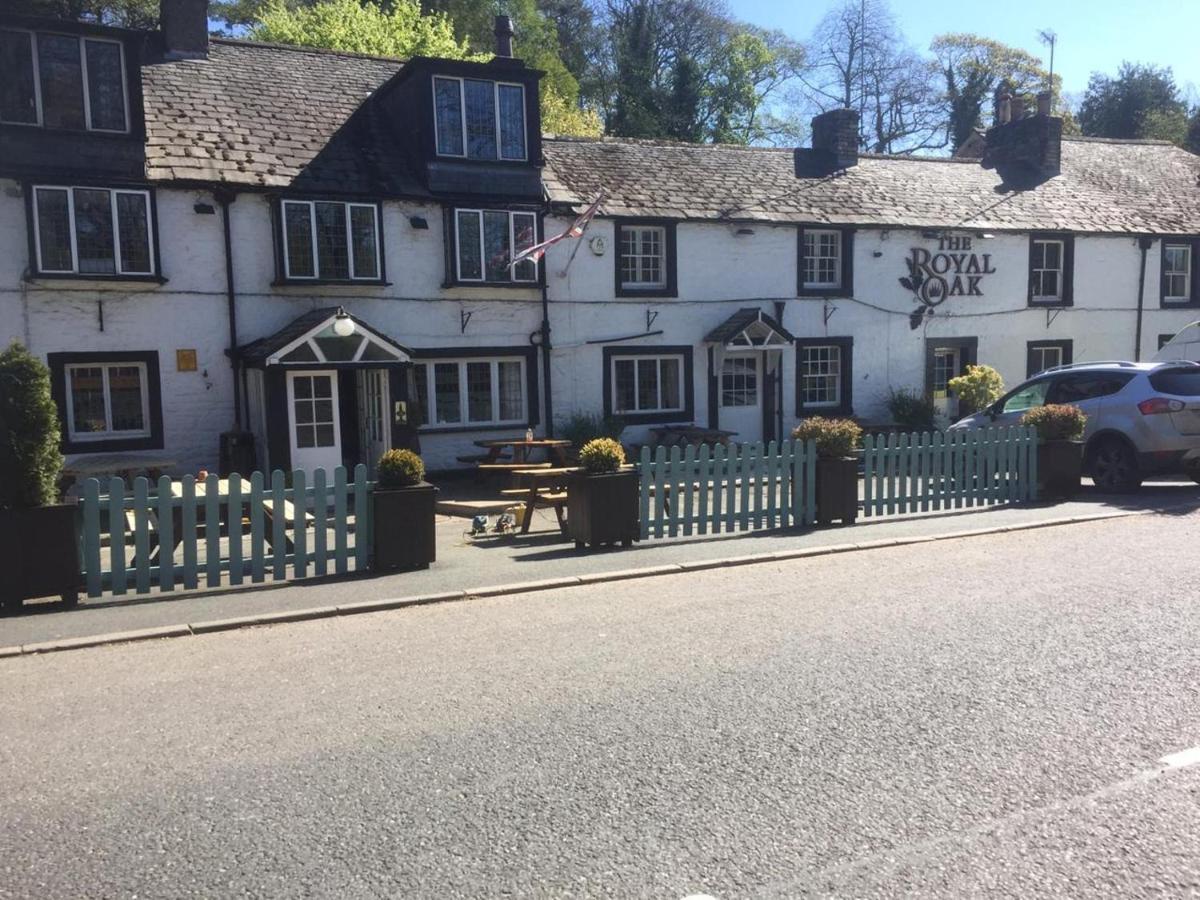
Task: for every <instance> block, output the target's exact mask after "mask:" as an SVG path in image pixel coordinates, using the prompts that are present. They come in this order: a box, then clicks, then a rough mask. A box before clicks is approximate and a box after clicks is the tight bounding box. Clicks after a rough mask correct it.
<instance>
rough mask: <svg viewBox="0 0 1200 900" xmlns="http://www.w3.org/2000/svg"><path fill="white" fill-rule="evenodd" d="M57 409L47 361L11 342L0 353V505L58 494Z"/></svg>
mask: <svg viewBox="0 0 1200 900" xmlns="http://www.w3.org/2000/svg"><path fill="white" fill-rule="evenodd" d="M58 448H59V426H58V409H57V408H56V407H55V405H54V400H53V399H51V396H50V372H49V371H48V370H47V369H46V364H45V363H43V362H42V361H41V360H40V359H38V358H37V357H35V356H33V355H32V354H30V352H29V351H28V350H26V349H25V348H24V347H22V346H21V345H20V344H18V343H16V342H13V344H12V345H10V346H9V348H8V349H7V350H5V351H3V352H2V353H0V509H22V508H27V507H32V506H45V505H47V504H50V503H54V502H56V501H57V499H58V476H59V475H60V474H61V472H62V464H63V458H62V453H61V452H59V449H58Z"/></svg>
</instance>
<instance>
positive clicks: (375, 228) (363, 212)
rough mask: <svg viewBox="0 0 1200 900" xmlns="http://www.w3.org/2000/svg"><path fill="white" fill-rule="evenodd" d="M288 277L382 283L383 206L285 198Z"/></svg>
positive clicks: (282, 207) (283, 215)
mask: <svg viewBox="0 0 1200 900" xmlns="http://www.w3.org/2000/svg"><path fill="white" fill-rule="evenodd" d="M280 211H281V212H280V217H281V219H282V223H283V277H284V279H285V280H288V281H378V280H379V279H380V278H381V277H382V264H381V254H380V243H379V207H378V206H377V205H376V204H374V203H349V202H342V201H336V200H283V201H282V202H281V203H280Z"/></svg>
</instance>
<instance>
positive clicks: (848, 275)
mask: <svg viewBox="0 0 1200 900" xmlns="http://www.w3.org/2000/svg"><path fill="white" fill-rule="evenodd" d="M805 231H837V232H839V233H840V234H841V236H842V283H841V284H839V285H838V286H837V287H833V288H829V287H805V285H804V232H805ZM796 296H797V297H852V296H854V229H853V228H849V227H846V226H842V225H818V224H811V225H801V226H800V227H799V228H797V229H796Z"/></svg>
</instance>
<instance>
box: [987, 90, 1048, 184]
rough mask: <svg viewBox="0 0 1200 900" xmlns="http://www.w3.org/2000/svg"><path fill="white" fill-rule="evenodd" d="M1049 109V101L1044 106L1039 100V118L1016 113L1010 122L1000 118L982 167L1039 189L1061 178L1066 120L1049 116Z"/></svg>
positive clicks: (989, 136) (991, 132)
mask: <svg viewBox="0 0 1200 900" xmlns="http://www.w3.org/2000/svg"><path fill="white" fill-rule="evenodd" d="M1014 106H1015V102H1014ZM1049 108H1050V104H1049V98H1047V100H1046V101H1045V102H1043V101H1042V99H1041V98H1040V97H1039V98H1038V110H1037V115H1033V116H1025V117H1023V118H1018V117H1017V112H1016V110H1015V109H1014V110H1013V117H1012V120H1011V121H1008V122H1005V121H1003V120H1002V117H1000V116H998V117H997V119H998V122H997V124H996V125H995V126H993V127H992V128H989V129H988V131H987V148H986V149H985V150H984V152H983V159H982V161H981V162H982V165H983V167H984V168H985V169H995V170H996V171H997V172H999V173H1000V176H1001V177H1002V178H1003V179H1004V180H1005V181H1006V182H1011V183H1014V184H1029V185H1036V184H1040V183H1041V182H1043V181H1045V180H1046V179H1048V178H1052V177H1053V176H1055V175H1057V174H1059V172H1060V171H1061V165H1062V130H1063V120H1062V119H1061V118H1060V117H1058V116H1052V115H1049ZM1043 110H1045V111H1044V112H1043Z"/></svg>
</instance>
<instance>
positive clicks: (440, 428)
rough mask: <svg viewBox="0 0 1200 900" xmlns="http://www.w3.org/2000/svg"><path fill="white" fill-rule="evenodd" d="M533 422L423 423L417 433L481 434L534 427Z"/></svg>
mask: <svg viewBox="0 0 1200 900" xmlns="http://www.w3.org/2000/svg"><path fill="white" fill-rule="evenodd" d="M532 427H533V423H532V422H514V423H513V424H511V425H421V426H419V427H418V428H417V434H479V433H482V432H496V431H508V432H512V431H516V430H518V429H521V428H532Z"/></svg>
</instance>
